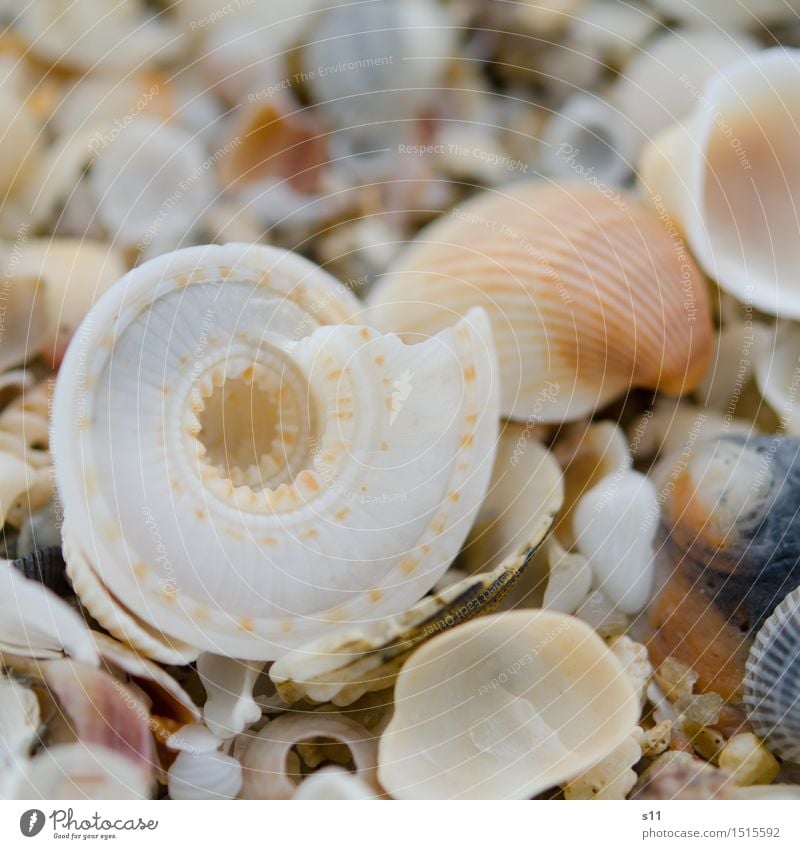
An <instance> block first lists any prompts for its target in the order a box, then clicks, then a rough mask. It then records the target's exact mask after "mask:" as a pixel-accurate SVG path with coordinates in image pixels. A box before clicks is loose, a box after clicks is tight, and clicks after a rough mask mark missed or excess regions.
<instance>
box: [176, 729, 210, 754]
mask: <svg viewBox="0 0 800 849" xmlns="http://www.w3.org/2000/svg"><path fill="white" fill-rule="evenodd" d="M221 743H222V741H221V740H220V738H219V737H217V736H216V735H214V734H212V733H211V731H209V730H208V728H206V726H205V725H185V726H184V727H183V728H181V729H180V730H179V731H176V732H175V733H174V734H172V735H171V736H170V737H169V739H168V740H167V748H169V749H172V750H174V751H176V752H187V753H188V754H190V755H192V754H194V755H205V754H208V753H209V752H215V751H216V750H217V749H218V748H219V747H220V744H221Z"/></svg>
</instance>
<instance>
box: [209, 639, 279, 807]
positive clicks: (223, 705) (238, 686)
mask: <svg viewBox="0 0 800 849" xmlns="http://www.w3.org/2000/svg"><path fill="white" fill-rule="evenodd" d="M263 666H264V664H263V663H247V662H246V661H243V660H237V659H236V658H229V657H220V656H219V655H217V654H211V653H210V652H203V654H201V655H200V657H198V658H197V673H198V675H199V676H200V680H201V681H202V682H203V687H204V688H205V691H206V702H205V704H204V705H203V719H204V720H205V723H206V725H207V726H208V729H209V731H211V733H212V734H215V735H216V736H217V737H219V738H220V739H221V740H227V739H228V738H229V737H233V736H234V735H236V734H239V733H241V732H242V731H244V729H245V728H247V727H248V726H249V725H250V724H251V723H253V722H255V721H256V720H258V719H260V718H261V708H260V707H259V706H258V705H257V704H256V702H255V700H254V699H253V687H254V686H255V683H256V680H257V679H258V676H259V675H260V674H261V669H262V668H263ZM234 795H235V794H234Z"/></svg>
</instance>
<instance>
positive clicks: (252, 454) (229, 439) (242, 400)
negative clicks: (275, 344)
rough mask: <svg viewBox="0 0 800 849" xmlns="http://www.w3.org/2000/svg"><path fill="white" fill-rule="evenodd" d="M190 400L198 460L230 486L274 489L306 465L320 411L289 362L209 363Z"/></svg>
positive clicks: (308, 466)
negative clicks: (236, 367) (231, 366)
mask: <svg viewBox="0 0 800 849" xmlns="http://www.w3.org/2000/svg"><path fill="white" fill-rule="evenodd" d="M191 403H192V411H193V413H194V415H195V418H196V424H194V425H193V427H192V428H191V430H192V431H193V432H194V439H195V441H196V450H197V452H198V456H199V457H200V458H201V464H202V465H203V466H204V467H206V468H210V469H212V470H213V472H215V473H216V475H218V476H219V477H221V478H223V479H224V480H228V481H230V482H231V483H232V484H233V486H235V487H248V488H249V489H251V490H253V491H254V492H260V491H262V490H274V489H275V488H277V487H278V486H280V485H281V484H291V483H293V482H294V480H295V478H296V477H297V475H299V474H300V473H301V472H302V471H303V470H304V469H308V470H311V468H312V454H313V451H314V446H315V445H318V444H319V441H320V434H319V433H318V427H319V422H320V416H319V414H318V410H317V404H316V401H315V399H314V398H313V397H311V396H310V393H309V388H308V385H307V383H306V381H305V379H304V377H303V376H302V374H301V373H300V372H299V370H298V369H297V368H296V367H295V366H293V365H291V364H290V363H288V362H286V361H280V360H276V361H273V362H271V363H270V364H269V365H262V364H255V365H252V364H251V365H249V366H246V367H245V368H244V369H243V370H240V371H238V372H236V373H230V370H228V373H226V372H225V370H224V369H222V368H217V369H214V370H213V371H212V372H211V374H209V375H206V376H205V377H204V378H201V379H199V380H198V381H197V382H196V383H195V385H194V387H193V389H192V400H191ZM213 472H212V474H213ZM206 474H208V472H206Z"/></svg>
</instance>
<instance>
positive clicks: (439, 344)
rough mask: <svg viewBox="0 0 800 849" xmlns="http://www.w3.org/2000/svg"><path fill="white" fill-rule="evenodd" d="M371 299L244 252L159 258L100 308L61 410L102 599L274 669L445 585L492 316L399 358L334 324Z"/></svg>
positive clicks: (71, 509)
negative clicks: (315, 641)
mask: <svg viewBox="0 0 800 849" xmlns="http://www.w3.org/2000/svg"><path fill="white" fill-rule="evenodd" d="M358 309H359V305H358V302H357V301H356V300H355V299H354V298H353V296H352V295H350V293H349V292H348V290H346V289H345V288H344V287H343V286H340V285H339V284H337V283H336V282H335V281H334V280H333V279H332V278H330V277H329V276H328V275H327V274H325V273H324V272H323V271H322V270H321V269H318V268H317V267H315V266H313V265H312V264H310V263H308V262H307V261H306V260H304V259H302V258H301V257H299V256H296V255H293V254H289V253H287V252H285V251H280V250H277V249H274V248H266V247H263V246H259V245H252V246H250V245H235V244H234V245H227V246H202V247H197V248H189V249H186V250H182V251H177V252H175V253H173V254H169V255H167V256H164V257H161V258H159V259H156V260H152V261H150V262H148V263H145V264H143V265H141V266H139V267H137V268H136V269H134V270H133V271H131V272H129V274H128V275H126V276H125V277H124V278H122V280H120V281H119V282H118V283H117V284H116V285H115V286H114V287H112V289H111V290H110V291H109V292H107V293H106V294H105V295H104V296H103V297H102V298H101V299H100V300H99V301H98V303H97V304H95V306H94V307H93V308H92V310H91V311H90V313H89V315H88V316H87V318H86V320H85V322H84V324H83V325H82V326H81V329H79V331H78V332H77V334H76V335H75V337H74V339H75V342H74V343H73V345H71V347H70V349H69V351H68V352H67V356H66V358H65V360H64V363H63V364H62V367H61V370H60V371H59V375H58V381H57V385H56V397H55V402H54V409H53V419H54V425H53V434H54V446H53V447H54V460H55V469H56V479H57V482H58V486H59V492H60V496H61V502H62V504H63V507H64V513H65V531H64V537H65V543H69V544H70V545H73V546H74V545H75V541H76V540H78V539H79V540H80V543H81V548H80V550H79V552H78V554H79V555H82V558H81V556H79V557H77V559H75V560H74V561H72V562H69V566H70V574H71V576H72V578H73V582H74V584H75V586H76V591H77V592H78V593H79V595H80V596H81V598H82V600H83V601H84V603H85V604H86V605H87V606H88V607H89V608H90V609H92V606H93V603H94V602H95V601H96V600H98V599H99V601H100V602H102V603H103V604H105V605H106V606H107V605H108V604H109V603H115V604H116V605H118V606H124V608H125V611H127V614H126V615H127V616H128V619H131V618H133V617H135V618H136V619H137V620H139V622H141V623H142V625H147V627H149V628H150V630H151V631H154V632H159V631H163V632H165V633H167V634H169V635H170V636H172V637H175V638H176V639H177V640H179V641H180V642H182V643H183V644H188V645H195V646H199V647H201V648H203V649H206V650H208V651H211V652H215V653H217V654H224V655H226V656H231V657H243V658H248V659H257V660H264V659H275V658H276V657H277V656H278V655H280V654H281V653H282V652H283V651H285V650H286V649H287V648H289V647H291V646H293V645H298V644H300V643H302V642H304V641H306V640H309V639H311V638H313V637H314V636H317V635H319V634H321V633H322V632H324V631H326V630H331V629H332V628H333V627H334V626H336V627H339V626H342V625H344V624H346V623H348V622H352V621H354V620H356V621H363V620H373V619H379V618H381V617H383V616H386V615H391V614H393V613H395V612H397V611H399V610H403V609H405V608H407V607H408V605H409V604H412V603H413V602H414V601H416V600H417V599H418V598H420V597H421V596H422V595H424V594H425V592H426V591H427V590H428V589H429V588H430V587H431V586H432V585H433V584H435V582H436V580H437V579H438V578H439V576H440V575H441V574H442V573H443V572H444V571H445V569H446V568H447V566H448V565H449V564H450V561H451V560H452V559H453V557H454V556H455V554H456V552H457V551H458V548H459V547H460V544H461V542H462V541H463V539H464V538H465V536H466V534H467V532H468V529H469V526H470V524H471V522H472V519H473V517H474V515H475V513H476V512H477V510H478V507H479V504H480V500H481V498H482V497H483V494H484V492H485V490H486V487H487V485H488V482H489V477H490V474H491V465H492V461H493V458H494V450H495V438H496V431H497V391H498V381H497V376H496V372H495V368H496V366H495V359H494V351H493V348H492V343H491V339H490V331H489V326H488V321H487V319H486V316H485V314H484V313H483V312H482V311H480V310H475V311H473V312H471V313H470V315H469V316H467V317H466V318H465V319H464V320H462V321H461V322H459V323H458V324H457V325H456V326H455V327H453V328H449V329H447V330H445V331H443V332H442V333H441V334H440V335H439V336H437V337H436V338H434V339H431V340H429V341H427V342H424V343H422V344H420V345H414V346H405V345H404V344H403V343H402V342H401V341H400V340H399V339H398V338H397V337H395V336H392V335H386V336H380V335H379V334H377V333H376V332H375V331H372V330H370V329H369V328H366V327H358V326H352V325H348V324H339V322H344V321H347V320H348V318H350V317H351V316H352V315H353V314H355V313H357V312H358ZM322 321H330V322H336V323H337V326H333V327H319V323H320V322H322ZM309 334H310V335H309ZM132 385H135V386H137V387H138V391H137V392H136V393H134V394H132V393H131V391H130V387H131V386H132ZM226 410H227V411H228V415H227V416H226V415H224V412H225V411H226ZM230 428H232V430H230ZM112 469H113V474H112V473H111V471H110V470H112ZM115 493H116V494H115ZM123 493H124V497H118V496H120V495H121V494H123ZM387 527H389V528H391V529H392V532H391V533H389V534H387V533H385V532H380V533H378V531H379V529H383V530H384V531H385V529H386V528H387ZM67 557H68V560H69V559H70V552H67ZM354 558H355V559H354ZM79 572H82V573H83V576H84V577H85V576H89V575H90V576H91V577H90V578H89V580H91V581H93V582H94V595H93V596H92V598H89V597H88V596H86V595H84V589H85V588H84V587H82V586H79V584H80V580H79V579H80V577H81V575H79V574H78V573H79ZM89 589H91V587H89ZM388 590H390V591H388ZM103 593H105V598H103V597H102V594H103ZM106 627H109V626H108V625H107V624H106ZM140 630H141V628H140ZM135 636H136V634H134V635H132V636H131V635H128V636H127V637H125V638H126V639H131V642H135V640H134V639H133V637H135ZM162 642H163V640H162ZM143 650H144V651H149V647H143Z"/></svg>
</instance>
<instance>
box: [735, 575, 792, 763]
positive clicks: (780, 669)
mask: <svg viewBox="0 0 800 849" xmlns="http://www.w3.org/2000/svg"><path fill="white" fill-rule="evenodd" d="M744 703H745V705H747V708H748V712H749V715H750V721H751V722H752V723H753V728H754V729H755V731H756V733H757V734H758V735H759V736H760V737H763V738H764V742H765V743H766V744H767V746H769V748H770V749H771V750H772V751H773V752H774V753H775V754H776V755H778V757H779V758H781V759H782V760H787V761H791V762H792V763H800V590H794V591H793V592H791V593H789V594H788V595H787V596H786V598H785V599H784V600H783V601H782V602H781V603H780V604H779V605H778V606H777V607H776V608H775V611H774V612H773V614H772V616H770V617H769V619H767V621H766V622H765V623H764V625H763V626H762V628H761V630H760V631H759V632H758V633H757V634H756V638H755V641H754V643H753V646H752V647H751V649H750V654H749V656H748V658H747V674H746V675H745V679H744Z"/></svg>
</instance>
